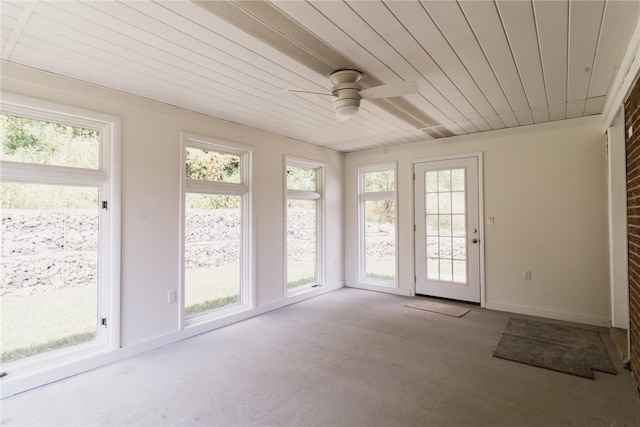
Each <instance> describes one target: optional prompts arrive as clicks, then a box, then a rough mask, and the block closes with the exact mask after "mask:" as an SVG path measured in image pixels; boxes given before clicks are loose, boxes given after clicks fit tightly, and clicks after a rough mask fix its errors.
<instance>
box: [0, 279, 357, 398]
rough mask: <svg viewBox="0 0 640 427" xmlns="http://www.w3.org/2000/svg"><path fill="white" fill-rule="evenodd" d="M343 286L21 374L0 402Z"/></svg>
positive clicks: (5, 383) (0, 383) (0, 388)
mask: <svg viewBox="0 0 640 427" xmlns="http://www.w3.org/2000/svg"><path fill="white" fill-rule="evenodd" d="M344 286H345V284H344V282H340V283H337V284H334V285H326V286H323V287H321V288H317V289H314V290H312V291H309V292H306V293H303V294H300V295H296V296H295V297H292V298H287V299H284V300H280V301H275V302H272V303H269V304H265V305H263V306H260V307H256V308H254V309H249V310H246V311H243V312H241V313H237V314H233V315H231V316H227V317H224V318H221V319H216V320H214V321H212V322H207V323H203V324H198V325H194V326H191V327H186V328H185V329H182V330H180V331H176V332H174V333H170V334H167V335H163V336H161V337H158V338H154V339H151V340H148V341H144V342H141V343H137V344H133V345H130V346H127V347H122V348H119V349H117V350H113V351H107V352H104V353H100V354H95V353H93V354H91V355H88V356H85V357H83V358H76V359H72V360H65V361H64V362H60V363H58V364H56V365H55V366H46V367H43V368H42V369H37V370H31V371H27V372H24V373H15V374H12V375H9V376H6V377H4V378H2V380H0V399H4V398H6V397H10V396H13V395H16V394H18V393H22V392H25V391H27V390H31V389H33V388H37V387H40V386H43V385H46V384H50V383H52V382H55V381H59V380H62V379H64V378H68V377H72V376H74V375H78V374H81V373H83V372H87V371H90V370H93V369H96V368H99V367H101V366H105V365H108V364H111V363H115V362H118V361H120V360H123V359H127V358H129V357H132V356H136V355H138V354H141V353H145V352H147V351H150V350H154V349H156V348H160V347H163V346H165V345H168V344H173V343H175V342H178V341H182V340H184V339H187V338H191V337H193V336H196V335H200V334H203V333H206V332H210V331H213V330H216V329H219V328H222V327H224V326H228V325H231V324H233V323H237V322H241V321H243V320H247V319H250V318H251V317H255V316H258V315H260V314H264V313H267V312H269V311H272V310H276V309H278V308H282V307H285V306H288V305H291V304H295V303H298V302H301V301H304V300H307V299H310V298H314V297H316V296H319V295H322V294H326V293H328V292H332V291H335V290H337V289H340V288H343V287H344Z"/></svg>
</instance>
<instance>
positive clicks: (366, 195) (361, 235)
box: [358, 162, 398, 288]
mask: <svg viewBox="0 0 640 427" xmlns="http://www.w3.org/2000/svg"><path fill="white" fill-rule="evenodd" d="M385 171H392V172H393V176H394V186H393V191H369V192H367V191H365V190H366V189H365V174H366V173H369V172H385ZM377 200H391V201H393V203H394V207H395V221H394V224H393V226H394V236H395V238H394V251H395V277H394V279H393V280H385V279H378V278H375V277H369V276H367V271H366V267H367V266H366V256H367V254H366V226H367V220H366V208H365V203H366V202H368V201H377ZM358 279H359V281H360V282H361V283H366V284H370V285H378V286H386V287H394V288H397V287H398V166H397V162H387V163H376V164H370V165H364V166H360V167H359V168H358Z"/></svg>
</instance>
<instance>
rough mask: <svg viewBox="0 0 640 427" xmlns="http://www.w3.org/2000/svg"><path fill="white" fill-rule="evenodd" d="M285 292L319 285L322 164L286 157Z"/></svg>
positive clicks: (320, 280)
mask: <svg viewBox="0 0 640 427" xmlns="http://www.w3.org/2000/svg"><path fill="white" fill-rule="evenodd" d="M286 163H287V170H286V193H287V218H286V222H287V224H286V229H287V242H286V244H287V267H286V270H287V295H289V296H292V295H296V294H298V293H300V292H305V291H308V290H311V289H312V288H313V287H317V286H321V285H322V272H323V269H322V265H323V256H322V247H323V245H322V224H323V220H322V209H323V203H322V188H323V170H324V166H323V165H322V164H319V163H315V162H310V161H304V160H297V159H291V158H288V159H287V162H286Z"/></svg>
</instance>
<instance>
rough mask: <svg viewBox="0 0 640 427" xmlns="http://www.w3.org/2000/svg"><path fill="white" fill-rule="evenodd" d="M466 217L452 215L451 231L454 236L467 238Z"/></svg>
mask: <svg viewBox="0 0 640 427" xmlns="http://www.w3.org/2000/svg"><path fill="white" fill-rule="evenodd" d="M465 229H466V224H465V216H464V215H451V230H452V233H451V234H453V235H454V236H466V230H465Z"/></svg>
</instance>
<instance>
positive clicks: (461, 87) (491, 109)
mask: <svg viewBox="0 0 640 427" xmlns="http://www.w3.org/2000/svg"><path fill="white" fill-rule="evenodd" d="M0 7H1V10H0V11H1V16H2V33H1V37H2V51H1V58H2V60H3V61H8V62H13V63H17V64H21V65H26V66H29V67H33V68H37V69H41V70H45V71H49V72H53V73H57V74H61V75H65V76H69V77H72V78H76V79H79V80H82V81H87V82H90V83H94V84H98V85H102V86H106V87H110V88H113V89H117V90H120V91H123V92H127V93H131V94H134V95H138V96H142V97H146V98H150V99H154V100H157V101H160V102H164V103H167V104H171V105H176V106H179V107H183V108H186V109H190V110H194V111H198V112H202V113H205V114H208V115H211V116H215V117H219V118H222V119H225V120H229V121H232V122H237V123H242V124H246V125H248V126H252V127H255V128H259V129H264V130H267V131H270V132H274V133H277V134H281V135H285V136H288V137H292V138H296V139H299V140H303V141H307V142H310V143H313V144H316V145H320V146H326V147H329V148H332V149H335V150H339V151H345V152H348V151H355V150H361V149H366V148H371V147H380V146H389V145H396V144H402V143H408V142H415V141H425V140H429V139H434V138H442V137H446V136H451V135H463V134H468V133H476V132H484V131H488V130H492V129H502V128H506V127H515V126H522V125H528V124H533V123H544V122H549V121H556V120H564V119H568V118H575V117H582V116H588V115H594V114H599V113H602V111H603V108H604V105H605V101H606V99H607V96H608V95H610V94H611V91H612V82H613V80H614V78H615V76H616V72H617V71H618V69H619V67H620V64H621V61H622V58H623V55H624V54H625V51H626V49H627V46H628V43H629V41H630V38H631V35H632V33H633V31H634V29H635V26H636V24H637V23H638V13H639V11H640V7H639V1H627V0H624V1H617V0H615V1H614V0H607V1H605V0H602V1H598V0H595V1H577V0H572V1H568V0H557V1H540V0H533V1H529V0H523V1H503V0H497V1H491V0H483V1H471V0H469V1H467V0H460V1H454V0H451V1H423V2H418V1H394V0H392V1H271V2H266V1H233V2H222V1H198V2H195V1H193V2H192V1H65V2H57V1H55V2H54V1H35V2H23V1H11V0H2V2H1V3H0ZM343 68H354V69H358V70H360V71H362V72H363V73H364V75H365V78H364V79H363V81H362V86H363V87H371V86H376V85H379V84H384V83H393V82H399V81H416V82H417V83H418V86H419V93H416V94H411V95H407V96H404V97H402V98H400V97H396V98H390V99H387V100H376V101H367V100H363V101H362V106H361V108H360V111H359V112H358V114H357V115H356V116H354V117H352V118H351V119H350V120H348V121H344V122H337V121H335V120H334V112H333V106H332V103H331V97H325V96H320V95H314V96H308V95H305V96H303V95H296V94H293V93H291V92H288V90H305V91H312V92H328V91H329V89H330V83H329V81H328V76H329V74H330V73H331V72H332V71H334V70H337V69H343Z"/></svg>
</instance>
